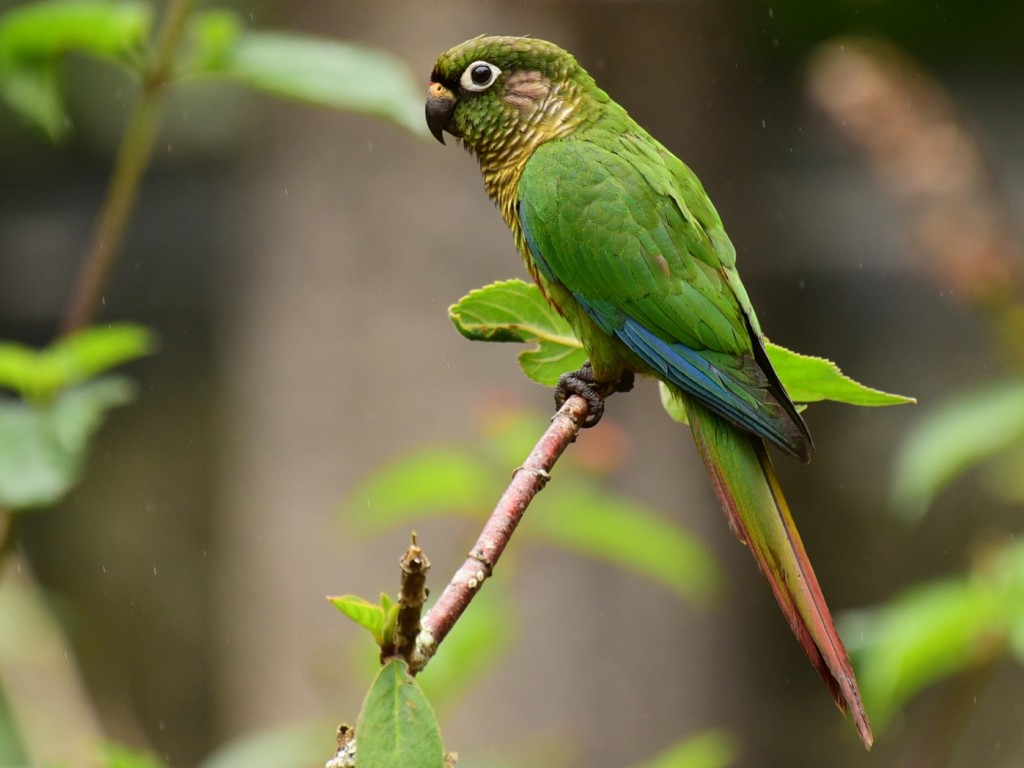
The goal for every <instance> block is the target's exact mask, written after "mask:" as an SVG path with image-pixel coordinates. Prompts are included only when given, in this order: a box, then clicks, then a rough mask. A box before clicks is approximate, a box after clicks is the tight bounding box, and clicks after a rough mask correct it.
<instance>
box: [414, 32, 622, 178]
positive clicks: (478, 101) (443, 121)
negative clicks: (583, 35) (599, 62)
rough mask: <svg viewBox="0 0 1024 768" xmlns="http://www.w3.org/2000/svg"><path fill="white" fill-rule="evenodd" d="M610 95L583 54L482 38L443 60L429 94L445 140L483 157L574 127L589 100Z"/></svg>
mask: <svg viewBox="0 0 1024 768" xmlns="http://www.w3.org/2000/svg"><path fill="white" fill-rule="evenodd" d="M603 95H604V94H603V93H601V92H600V91H598V90H597V89H596V87H595V86H594V84H593V80H592V79H591V78H590V76H589V75H588V74H587V73H586V72H585V71H584V70H583V69H582V67H580V65H579V64H577V63H576V59H574V58H573V57H572V55H571V54H569V53H567V52H566V51H564V50H562V49H561V48H559V47H558V46H557V45H554V44H553V43H549V42H546V41H544V40H536V39H533V38H529V37H475V38H473V39H472V40H467V41H466V42H465V43H462V44H461V45H457V46H455V47H454V48H452V49H451V50H449V51H445V52H444V53H442V54H441V55H440V56H439V57H438V59H437V63H436V64H435V65H434V71H433V72H432V73H431V75H430V87H429V90H428V92H427V125H428V126H429V127H430V132H431V133H432V134H434V136H435V138H437V140H438V141H440V142H441V143H442V144H444V132H447V133H449V134H451V135H452V136H455V137H456V138H458V139H460V140H461V141H462V143H463V144H464V145H465V146H466V147H467V148H468V149H469V150H470V151H471V152H473V153H474V154H476V155H478V156H479V157H480V158H481V160H483V159H484V157H485V156H487V155H496V154H501V155H508V154H509V152H510V151H512V150H515V149H517V148H521V149H532V148H533V147H535V146H536V145H538V144H540V143H542V142H543V141H546V140H548V139H550V138H554V137H555V136H559V135H561V134H563V133H565V132H568V131H569V130H572V128H573V127H574V126H575V125H577V124H578V123H579V122H580V119H581V117H582V115H583V114H584V113H585V112H587V111H588V110H586V109H581V106H583V105H584V102H586V101H587V100H588V99H595V98H597V99H600V97H601V96H603ZM604 98H605V99H607V97H604ZM513 154H515V153H514V152H513Z"/></svg>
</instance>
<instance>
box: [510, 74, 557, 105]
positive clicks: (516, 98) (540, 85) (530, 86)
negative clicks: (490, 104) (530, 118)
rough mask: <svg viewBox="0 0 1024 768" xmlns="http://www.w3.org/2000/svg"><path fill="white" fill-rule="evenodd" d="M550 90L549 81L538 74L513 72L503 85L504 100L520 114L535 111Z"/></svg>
mask: <svg viewBox="0 0 1024 768" xmlns="http://www.w3.org/2000/svg"><path fill="white" fill-rule="evenodd" d="M550 90H551V81H550V80H548V79H547V78H546V77H544V76H543V75H542V74H541V73H540V72H515V73H513V74H512V75H511V76H509V78H508V82H506V83H505V94H504V100H505V101H506V102H508V103H509V104H511V105H512V106H513V107H515V108H516V109H518V110H519V111H520V112H526V111H527V110H532V109H536V108H537V106H538V105H539V104H540V103H541V102H542V101H543V100H544V98H545V97H546V96H547V95H548V93H549V92H550Z"/></svg>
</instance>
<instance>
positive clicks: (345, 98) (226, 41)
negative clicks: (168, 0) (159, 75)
mask: <svg viewBox="0 0 1024 768" xmlns="http://www.w3.org/2000/svg"><path fill="white" fill-rule="evenodd" d="M215 23H216V24H219V27H217V28H216V29H214V31H213V32H211V30H210V25H209V24H208V25H206V26H204V27H201V28H200V29H201V35H200V39H201V40H202V41H203V42H204V43H205V44H206V45H207V46H208V47H209V48H210V49H212V51H213V52H212V53H211V50H206V51H205V52H204V53H203V54H201V55H200V56H198V58H197V59H196V60H194V61H193V62H192V66H193V74H201V75H211V76H217V77H224V78H227V79H230V80H233V81H235V82H238V83H242V84H244V85H247V86H250V87H252V88H256V89H258V90H261V91H265V92H267V93H270V94H273V95H275V96H282V97H284V98H288V99H294V100H296V101H301V102H304V103H307V104H313V105H316V106H321V107H327V108H329V109H341V110H345V111H351V112H360V113H363V114H368V115H375V116H377V117H383V118H386V119H389V120H392V121H394V122H395V123H397V124H399V125H401V126H402V127H404V128H407V129H409V130H410V131H412V132H414V133H416V134H420V135H426V123H425V122H424V120H423V99H424V96H423V91H422V89H421V88H420V87H418V86H417V84H416V80H415V79H414V78H413V77H412V75H411V74H410V72H409V69H408V67H406V65H405V64H404V63H403V62H401V61H400V60H399V59H397V58H395V57H394V56H392V55H391V54H389V53H386V52H384V51H380V50H376V49H374V48H369V47H366V46H362V45H356V44H353V43H346V42H341V41H338V40H330V39H326V38H315V37H310V36H308V35H300V34H287V33H281V32H251V31H244V32H241V33H239V34H237V35H234V36H232V35H231V32H230V30H229V29H228V25H227V23H225V22H224V21H223V20H222V19H220V20H217V19H215ZM211 38H212V39H213V45H212V46H211Z"/></svg>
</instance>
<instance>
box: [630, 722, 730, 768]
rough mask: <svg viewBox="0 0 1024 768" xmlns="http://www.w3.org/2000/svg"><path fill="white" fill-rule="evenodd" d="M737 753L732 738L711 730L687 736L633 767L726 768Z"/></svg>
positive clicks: (725, 733)
mask: <svg viewBox="0 0 1024 768" xmlns="http://www.w3.org/2000/svg"><path fill="white" fill-rule="evenodd" d="M739 753H740V749H739V744H738V743H737V741H736V737H735V736H733V735H732V734H731V733H729V732H728V731H725V730H720V729H715V730H709V731H702V732H701V733H696V734H694V735H692V736H687V737H686V738H684V739H681V740H680V741H678V742H676V743H675V744H673V745H672V746H670V747H669V748H668V749H666V750H665V751H664V752H662V753H661V754H660V755H658V756H657V757H656V758H655V759H654V760H652V761H651V762H648V763H643V764H642V765H641V766H638V767H637V768H727V766H730V765H732V764H733V763H734V762H736V759H737V758H738V757H739Z"/></svg>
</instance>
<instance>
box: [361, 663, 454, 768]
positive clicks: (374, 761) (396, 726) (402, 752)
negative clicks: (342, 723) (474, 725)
mask: <svg viewBox="0 0 1024 768" xmlns="http://www.w3.org/2000/svg"><path fill="white" fill-rule="evenodd" d="M356 745H357V750H358V751H357V753H356V754H357V757H356V759H357V761H358V763H359V768H444V748H443V746H442V744H441V731H440V729H439V728H438V726H437V720H436V719H435V718H434V712H433V710H432V709H431V707H430V702H428V701H427V698H426V696H424V695H423V692H422V691H421V690H420V688H419V686H418V685H417V684H416V680H415V679H414V678H413V677H411V676H410V675H409V672H408V669H407V668H406V665H405V662H404V661H402V660H401V659H391V660H390V661H388V663H387V664H385V665H384V666H383V667H382V668H381V670H380V672H379V673H378V674H377V678H376V679H375V680H374V681H373V685H372V686H371V687H370V691H369V693H367V695H366V700H365V701H364V702H363V710H362V712H360V713H359V721H358V724H357V725H356Z"/></svg>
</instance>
